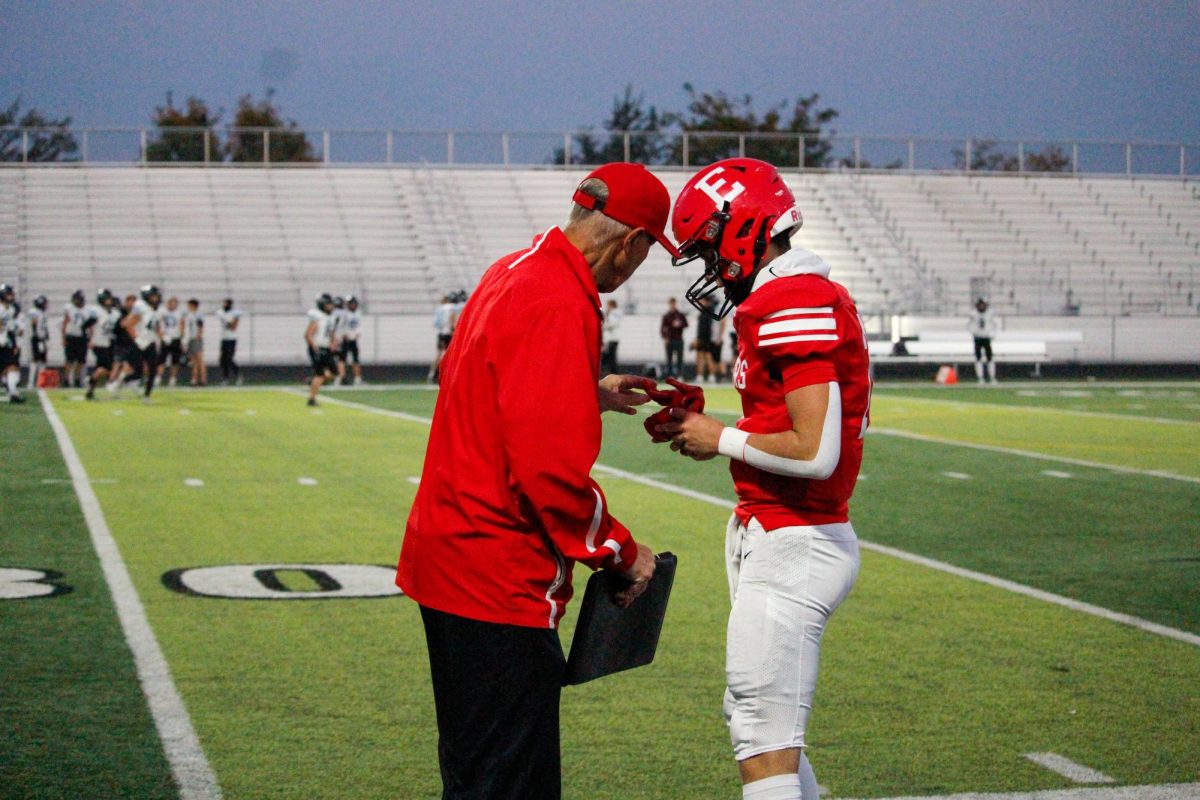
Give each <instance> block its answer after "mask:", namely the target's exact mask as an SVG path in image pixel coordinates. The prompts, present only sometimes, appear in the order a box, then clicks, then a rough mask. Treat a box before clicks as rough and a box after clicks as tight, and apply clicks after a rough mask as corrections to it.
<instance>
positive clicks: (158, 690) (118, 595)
mask: <svg viewBox="0 0 1200 800" xmlns="http://www.w3.org/2000/svg"><path fill="white" fill-rule="evenodd" d="M38 398H39V399H40V400H41V403H42V409H43V410H44V411H45V413H46V419H48V420H49V421H50V427H51V428H52V429H53V430H54V437H55V438H56V439H57V440H58V447H59V450H61V451H62V456H63V461H65V462H66V464H67V469H68V471H69V472H70V473H71V479H72V482H73V483H74V486H75V495H76V497H78V498H79V506H80V508H81V509H82V510H83V518H84V520H85V521H86V522H87V527H88V532H89V533H90V534H91V537H92V546H93V547H95V549H96V555H97V556H98V557H99V559H100V568H101V569H102V570H103V572H104V580H105V581H106V582H107V583H108V588H109V591H111V592H112V596H113V604H114V605H115V606H116V610H117V617H118V619H119V620H120V622H121V628H122V630H123V631H124V632H125V641H126V643H128V645H129V649H130V650H131V651H132V652H133V660H134V664H135V665H136V667H137V673H138V679H139V680H140V681H141V684H142V691H143V692H144V693H145V695H146V701H147V704H148V705H149V707H150V714H151V715H152V716H153V717H154V724H155V727H157V728H158V736H159V738H160V739H161V740H162V743H163V750H164V751H165V753H166V756H167V761H168V762H169V763H170V765H171V774H172V775H173V776H174V777H175V782H176V784H177V785H178V786H179V796H180V797H181V798H183V800H218V798H220V797H221V787H220V786H219V785H218V784H217V776H216V775H215V774H214V773H213V771H212V767H210V766H209V763H208V759H207V758H206V757H205V755H204V749H203V748H202V747H201V746H200V739H199V737H197V736H196V730H195V728H193V727H192V720H191V717H189V716H188V712H187V707H186V706H185V705H184V703H183V698H182V697H181V696H180V695H179V690H178V689H176V688H175V681H174V680H173V679H172V677H171V668H170V666H169V665H168V664H167V659H166V657H165V656H164V655H163V652H162V648H161V647H159V644H158V640H157V639H156V638H155V637H154V630H153V629H152V628H151V627H150V621H149V619H147V618H146V610H145V608H143V607H142V601H141V599H140V598H138V594H137V590H136V589H135V588H134V586H133V580H132V579H131V578H130V577H129V570H128V569H127V568H126V567H125V561H124V560H123V559H122V558H121V551H120V549H119V548H118V547H117V542H116V540H115V539H113V537H112V533H111V532H110V531H109V529H108V522H107V521H105V519H104V512H103V511H102V510H101V508H100V501H99V500H98V499H97V498H96V493H95V492H93V491H92V486H91V483H90V482H89V481H88V476H87V471H86V470H85V469H84V467H83V462H82V461H80V460H79V454H78V453H77V452H76V451H75V445H74V444H73V443H72V442H71V437H70V435H69V434H68V433H67V428H66V426H65V425H63V422H62V420H61V419H59V417H58V414H57V412H55V410H54V406H53V404H51V402H50V399H49V397H47V396H46V392H45V391H39V392H38Z"/></svg>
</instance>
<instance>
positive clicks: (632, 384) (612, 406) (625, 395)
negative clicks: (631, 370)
mask: <svg viewBox="0 0 1200 800" xmlns="http://www.w3.org/2000/svg"><path fill="white" fill-rule="evenodd" d="M654 386H655V383H654V381H653V380H651V379H650V378H643V377H642V376H640V375H607V376H605V377H603V378H601V379H600V385H599V389H598V391H599V394H600V413H604V412H605V411H619V412H620V413H622V414H636V413H637V409H636V408H634V406H640V405H641V404H642V403H647V402H649V401H650V396H649V395H647V394H645V390H646V389H653V388H654ZM635 389H642V390H643V391H641V392H637V391H634V390H635Z"/></svg>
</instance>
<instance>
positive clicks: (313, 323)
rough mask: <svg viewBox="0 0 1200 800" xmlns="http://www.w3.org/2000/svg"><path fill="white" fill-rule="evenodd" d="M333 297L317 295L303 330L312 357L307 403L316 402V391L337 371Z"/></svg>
mask: <svg viewBox="0 0 1200 800" xmlns="http://www.w3.org/2000/svg"><path fill="white" fill-rule="evenodd" d="M334 310H335V309H334V304H333V298H332V297H330V296H329V295H328V294H322V295H320V296H319V297H317V304H316V307H315V308H312V309H309V312H308V327H307V328H305V330H304V341H305V342H306V343H307V344H308V355H309V358H310V359H312V367H313V376H312V380H311V381H309V384H308V404H309V405H310V406H315V405H316V404H317V392H319V391H320V390H321V385H322V384H324V383H325V381H326V380H327V379H329V378H331V377H333V376H334V375H335V374H336V373H337V362H336V361H335V360H334V357H333V351H334V350H335V349H336V348H337V321H336V320H335V319H334V317H333V312H334Z"/></svg>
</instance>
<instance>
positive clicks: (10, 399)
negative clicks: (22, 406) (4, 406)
mask: <svg viewBox="0 0 1200 800" xmlns="http://www.w3.org/2000/svg"><path fill="white" fill-rule="evenodd" d="M8 402H10V403H24V402H25V398H24V397H21V395H19V394H14V395H9V397H8Z"/></svg>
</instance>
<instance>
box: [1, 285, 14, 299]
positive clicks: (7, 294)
mask: <svg viewBox="0 0 1200 800" xmlns="http://www.w3.org/2000/svg"><path fill="white" fill-rule="evenodd" d="M16 296H17V290H16V289H14V288H13V287H12V285H11V284H7V283H0V303H11V302H12V301H13V298H14V297H16Z"/></svg>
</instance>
